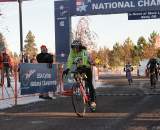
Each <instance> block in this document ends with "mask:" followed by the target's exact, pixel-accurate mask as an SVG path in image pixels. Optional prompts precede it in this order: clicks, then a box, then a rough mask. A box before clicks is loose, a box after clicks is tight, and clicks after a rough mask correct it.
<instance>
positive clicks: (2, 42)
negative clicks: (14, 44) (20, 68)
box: [0, 33, 6, 51]
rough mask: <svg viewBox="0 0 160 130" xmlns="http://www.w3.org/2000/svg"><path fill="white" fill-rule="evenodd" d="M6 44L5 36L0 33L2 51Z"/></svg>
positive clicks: (0, 48)
mask: <svg viewBox="0 0 160 130" xmlns="http://www.w3.org/2000/svg"><path fill="white" fill-rule="evenodd" d="M5 46H6V40H5V38H4V36H3V34H2V33H0V51H2V50H3V49H4V47H5Z"/></svg>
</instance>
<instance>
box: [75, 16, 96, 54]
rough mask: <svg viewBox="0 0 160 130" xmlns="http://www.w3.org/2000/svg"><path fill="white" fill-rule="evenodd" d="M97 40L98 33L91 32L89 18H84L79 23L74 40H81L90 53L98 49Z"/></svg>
mask: <svg viewBox="0 0 160 130" xmlns="http://www.w3.org/2000/svg"><path fill="white" fill-rule="evenodd" d="M96 38H97V35H96V33H95V32H93V31H91V29H90V28H89V19H88V18H87V17H82V18H81V19H80V20H79V22H78V25H77V29H76V31H75V32H74V36H73V39H79V40H81V41H82V43H83V45H84V46H86V47H87V48H88V50H89V51H92V50H94V49H95V48H96V45H95V40H96Z"/></svg>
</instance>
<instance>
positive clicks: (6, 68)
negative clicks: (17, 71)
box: [2, 48, 12, 87]
mask: <svg viewBox="0 0 160 130" xmlns="http://www.w3.org/2000/svg"><path fill="white" fill-rule="evenodd" d="M2 63H3V67H2V68H3V69H2V83H4V75H5V74H6V77H7V87H11V79H10V71H11V67H12V65H11V58H10V56H9V55H8V54H7V49H6V48H4V50H3V53H2Z"/></svg>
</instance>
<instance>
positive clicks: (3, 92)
mask: <svg viewBox="0 0 160 130" xmlns="http://www.w3.org/2000/svg"><path fill="white" fill-rule="evenodd" d="M56 66H57V70H58V71H57V74H56V75H57V76H56V77H57V79H56V80H57V91H56V92H54V93H53V92H50V94H53V95H54V94H56V95H57V94H58V95H61V94H62V93H63V82H62V73H63V65H62V64H59V63H57V64H56ZM17 70H18V68H17V66H16V68H15V69H14V71H13V73H12V75H10V77H11V87H7V81H6V80H7V79H6V75H1V78H2V85H1V87H0V104H1V102H2V101H3V103H4V102H7V101H10V102H12V103H10V104H12V105H17V104H18V99H21V98H25V97H33V96H34V97H35V96H38V95H39V93H35V94H29V95H21V93H20V91H21V88H20V82H19V77H18V75H19V72H18V71H17ZM0 109H1V108H0Z"/></svg>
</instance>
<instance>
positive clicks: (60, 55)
mask: <svg viewBox="0 0 160 130" xmlns="http://www.w3.org/2000/svg"><path fill="white" fill-rule="evenodd" d="M54 6H55V43H56V45H55V46H56V61H57V62H66V61H67V57H68V55H69V51H70V21H71V20H70V19H71V18H70V13H69V12H70V8H69V6H70V5H69V1H55V5H54Z"/></svg>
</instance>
